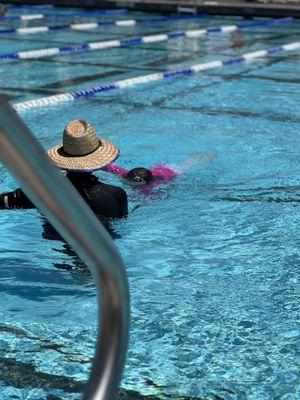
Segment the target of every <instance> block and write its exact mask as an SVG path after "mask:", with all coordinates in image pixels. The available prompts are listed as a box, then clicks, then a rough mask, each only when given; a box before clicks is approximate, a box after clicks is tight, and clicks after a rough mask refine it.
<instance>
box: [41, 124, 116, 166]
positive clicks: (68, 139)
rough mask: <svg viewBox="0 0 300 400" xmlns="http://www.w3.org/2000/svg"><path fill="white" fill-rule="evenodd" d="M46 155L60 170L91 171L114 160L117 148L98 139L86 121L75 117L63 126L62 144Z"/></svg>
mask: <svg viewBox="0 0 300 400" xmlns="http://www.w3.org/2000/svg"><path fill="white" fill-rule="evenodd" d="M48 155H49V157H50V158H51V160H52V161H54V163H55V164H56V165H57V166H58V167H59V168H60V169H62V170H65V171H69V172H93V171H96V170H99V169H101V168H103V167H105V166H106V165H108V164H110V163H112V162H113V161H114V160H116V159H117V158H118V156H119V149H118V148H117V147H116V146H115V145H114V144H113V143H111V142H109V141H108V140H105V139H100V138H99V137H98V136H97V135H96V132H95V131H94V129H93V128H92V126H91V125H90V124H89V123H88V122H87V121H85V120H82V119H77V120H75V121H72V122H69V123H68V125H67V126H66V127H65V129H64V133H63V144H62V145H58V146H55V147H53V148H52V149H50V150H49V151H48Z"/></svg>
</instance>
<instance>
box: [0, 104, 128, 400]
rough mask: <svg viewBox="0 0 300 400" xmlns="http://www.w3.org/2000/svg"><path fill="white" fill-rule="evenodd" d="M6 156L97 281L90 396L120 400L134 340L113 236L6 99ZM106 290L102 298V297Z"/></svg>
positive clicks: (0, 113)
mask: <svg viewBox="0 0 300 400" xmlns="http://www.w3.org/2000/svg"><path fill="white" fill-rule="evenodd" d="M0 160H2V161H3V163H4V164H5V165H6V166H7V168H8V169H9V170H10V171H11V172H12V173H13V174H14V175H15V177H16V178H17V179H18V181H19V182H20V183H21V185H22V189H23V190H24V192H25V194H26V195H27V196H28V197H29V198H30V199H31V200H32V202H33V203H34V204H35V205H36V206H37V208H38V209H39V210H40V211H41V213H42V214H43V215H44V216H45V217H46V218H47V219H48V221H49V222H50V223H51V224H52V225H53V226H54V228H55V229H56V230H57V231H58V232H59V233H60V234H61V236H62V237H63V238H64V239H65V240H66V241H67V242H68V243H69V244H70V245H71V246H72V247H73V248H74V250H75V251H76V252H77V254H78V255H79V256H80V257H81V259H82V260H83V261H84V262H85V264H86V265H87V267H88V268H89V270H90V271H91V273H92V276H93V277H94V279H95V282H96V286H97V289H98V316H99V329H98V341H97V347H96V354H95V359H94V363H93V366H92V370H91V374H90V377H89V381H88V384H87V386H86V390H85V393H84V397H83V398H84V399H85V400H114V399H115V398H116V394H117V390H118V385H119V382H120V379H121V375H122V371H123V367H124V362H125V355H126V350H127V343H128V330H129V292H128V283H127V278H126V274H125V268H124V266H123V262H122V260H121V257H120V255H119V253H118V252H117V250H116V248H115V246H114V244H113V242H112V240H111V238H110V236H109V234H108V233H107V232H106V230H105V229H104V228H103V226H102V225H101V223H100V222H99V221H98V220H97V218H96V217H95V215H94V214H93V212H92V211H91V210H90V208H89V207H88V206H87V204H86V203H85V202H84V200H83V199H82V198H81V196H79V195H78V193H77V191H76V189H75V188H74V187H73V186H72V184H71V183H70V182H69V181H68V179H67V178H65V177H64V176H63V174H61V173H59V171H58V169H57V168H56V167H55V166H54V165H53V164H52V163H51V162H50V161H49V159H48V157H47V155H46V153H45V151H44V150H43V148H42V147H41V146H40V144H39V143H38V142H37V140H36V139H35V138H34V137H33V135H32V134H31V132H30V131H29V129H28V128H27V127H26V125H25V124H24V123H23V122H22V120H21V119H20V118H19V117H18V116H17V114H16V113H15V111H13V110H12V108H11V107H10V106H9V104H8V103H7V102H6V101H5V99H3V97H0ZM100 293H101V296H100Z"/></svg>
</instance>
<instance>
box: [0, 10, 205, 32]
mask: <svg viewBox="0 0 300 400" xmlns="http://www.w3.org/2000/svg"><path fill="white" fill-rule="evenodd" d="M206 16H207V15H206V14H197V15H183V16H181V17H163V18H149V19H127V20H125V19H124V20H117V21H101V22H90V23H87V22H86V23H80V24H71V25H52V26H34V27H28V28H17V29H1V30H0V34H10V33H18V34H23V35H24V34H31V33H39V32H48V31H60V30H70V29H71V30H73V31H82V30H84V31H85V30H91V29H96V28H99V27H101V26H111V25H115V26H123V27H128V26H134V25H137V24H149V23H150V24H153V23H164V22H176V21H181V20H185V19H188V20H190V19H202V18H205V17H206Z"/></svg>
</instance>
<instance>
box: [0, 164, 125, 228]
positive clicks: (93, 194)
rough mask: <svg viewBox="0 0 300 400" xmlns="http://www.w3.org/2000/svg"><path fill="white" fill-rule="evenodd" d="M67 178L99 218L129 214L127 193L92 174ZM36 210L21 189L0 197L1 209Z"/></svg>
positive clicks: (79, 174)
mask: <svg viewBox="0 0 300 400" xmlns="http://www.w3.org/2000/svg"><path fill="white" fill-rule="evenodd" d="M67 178H68V179H69V180H70V182H71V183H72V184H73V186H75V188H76V189H77V190H78V192H79V193H80V195H81V196H82V197H83V198H84V200H85V201H86V202H87V204H88V205H89V206H90V208H91V209H92V210H93V211H94V213H95V214H96V215H97V217H98V218H100V219H102V218H104V219H105V220H106V219H110V218H122V217H126V215H127V213H128V205H127V195H126V192H125V191H124V190H123V189H122V188H119V187H117V186H111V185H107V184H105V183H102V182H100V181H99V179H98V178H97V177H96V176H94V175H92V174H90V173H74V172H72V173H71V172H68V173H67ZM29 208H35V206H34V205H33V204H32V202H31V201H30V200H29V199H28V197H27V196H26V195H25V194H24V193H23V192H22V190H21V189H17V190H14V191H13V192H6V193H2V194H1V195H0V209H29Z"/></svg>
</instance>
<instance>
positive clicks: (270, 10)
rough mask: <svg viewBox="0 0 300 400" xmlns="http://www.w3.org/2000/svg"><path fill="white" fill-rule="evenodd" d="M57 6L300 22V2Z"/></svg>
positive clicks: (124, 1)
mask: <svg viewBox="0 0 300 400" xmlns="http://www.w3.org/2000/svg"><path fill="white" fill-rule="evenodd" d="M7 3H10V4H18V5H21V4H33V5H34V4H35V5H41V2H40V1H38V0H31V1H24V2H22V1H20V0H8V1H7ZM49 3H50V4H53V5H55V6H64V7H68V6H70V7H88V8H91V7H92V8H120V7H121V8H123V7H124V8H128V9H130V10H138V11H149V12H165V13H169V12H177V6H178V4H180V5H181V6H182V7H195V8H196V9H197V12H198V13H200V12H205V13H208V14H218V15H237V16H244V17H249V18H251V17H254V16H263V17H282V16H292V17H296V18H300V1H299V0H293V1H292V0H290V1H289V2H284V0H282V1H281V2H280V1H279V0H277V1H274V2H273V3H270V2H268V3H265V2H263V1H262V0H261V1H260V2H253V1H239V0H225V1H223V0H206V1H199V0H198V1H197V0H196V1H194V0H178V1H177V0H46V1H45V2H44V4H49Z"/></svg>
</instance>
